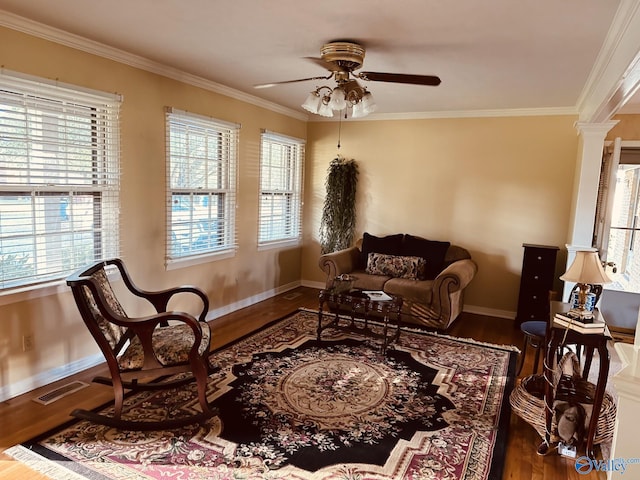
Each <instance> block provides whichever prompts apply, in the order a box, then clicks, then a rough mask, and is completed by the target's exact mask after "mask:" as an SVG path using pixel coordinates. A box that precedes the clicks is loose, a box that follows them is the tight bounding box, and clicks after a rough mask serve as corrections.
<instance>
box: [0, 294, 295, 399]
mask: <svg viewBox="0 0 640 480" xmlns="http://www.w3.org/2000/svg"><path fill="white" fill-rule="evenodd" d="M300 285H301V283H300V281H297V282H291V283H288V284H286V285H281V286H279V287H277V288H273V289H271V290H267V291H265V292H262V293H260V294H258V295H253V296H251V297H248V298H245V299H243V300H240V301H238V302H234V303H232V304H229V305H225V306H224V307H220V308H217V309H215V310H210V311H209V313H208V314H207V320H208V321H209V320H214V321H215V319H216V318H219V317H221V316H223V315H227V314H229V313H233V312H235V311H236V310H240V309H241V308H245V307H250V306H251V305H253V304H255V303H258V302H261V301H263V300H267V299H269V298H271V297H274V296H276V295H279V294H281V293H285V292H288V291H289V290H293V289H294V288H297V287H299V286H300ZM101 363H104V357H103V356H102V354H101V353H98V354H95V355H91V356H88V357H84V358H81V359H79V360H76V361H74V362H71V363H68V364H66V365H63V366H61V367H56V368H53V369H51V370H47V371H46V372H41V373H38V374H36V375H33V376H31V377H28V378H25V379H24V380H21V381H19V382H16V383H12V384H9V385H5V386H3V387H2V388H0V402H4V401H5V400H9V399H10V398H13V397H17V396H18V395H23V394H25V393H29V392H31V391H32V390H35V389H36V388H40V387H44V386H45V385H49V384H50V383H53V382H57V381H58V380H62V379H64V378H66V377H69V376H71V375H75V374H77V373H80V372H82V371H83V370H86V369H88V368H91V367H95V366H96V365H100V364H101Z"/></svg>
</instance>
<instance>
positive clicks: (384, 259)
mask: <svg viewBox="0 0 640 480" xmlns="http://www.w3.org/2000/svg"><path fill="white" fill-rule="evenodd" d="M425 265H426V260H425V259H424V258H422V257H407V256H400V255H387V254H384V253H374V252H372V253H370V254H369V260H368V261H367V268H366V270H365V271H366V272H367V273H369V274H371V275H389V276H390V277H394V278H410V279H413V280H417V279H418V278H424V272H425Z"/></svg>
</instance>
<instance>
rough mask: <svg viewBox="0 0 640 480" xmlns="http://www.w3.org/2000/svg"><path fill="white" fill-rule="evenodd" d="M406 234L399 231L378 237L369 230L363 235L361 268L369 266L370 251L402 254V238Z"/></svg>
mask: <svg viewBox="0 0 640 480" xmlns="http://www.w3.org/2000/svg"><path fill="white" fill-rule="evenodd" d="M403 237H404V235H403V234H402V233H397V234H395V235H387V236H386V237H376V236H374V235H370V234H368V233H367V232H365V233H364V235H363V236H362V251H361V254H360V268H361V269H364V268H366V267H367V261H368V260H369V254H370V253H386V254H387V255H402V239H403Z"/></svg>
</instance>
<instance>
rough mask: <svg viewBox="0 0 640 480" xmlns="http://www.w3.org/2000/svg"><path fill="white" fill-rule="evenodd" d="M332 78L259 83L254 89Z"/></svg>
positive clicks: (322, 78)
mask: <svg viewBox="0 0 640 480" xmlns="http://www.w3.org/2000/svg"><path fill="white" fill-rule="evenodd" d="M331 77H333V73H332V74H331V75H329V76H327V77H309V78H300V79H298V80H285V81H283V82H271V83H259V84H258V85H254V86H253V88H269V87H273V86H275V85H282V84H284V83H297V82H308V81H309V80H329V79H330V78H331Z"/></svg>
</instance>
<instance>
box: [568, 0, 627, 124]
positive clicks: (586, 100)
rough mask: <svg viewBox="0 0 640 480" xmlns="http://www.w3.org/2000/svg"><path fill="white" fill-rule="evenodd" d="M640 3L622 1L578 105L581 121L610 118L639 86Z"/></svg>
mask: <svg viewBox="0 0 640 480" xmlns="http://www.w3.org/2000/svg"><path fill="white" fill-rule="evenodd" d="M639 44H640V0H622V1H621V2H620V6H619V7H618V10H617V12H616V15H615V17H614V19H613V22H612V23H611V27H610V28H609V32H608V34H607V37H606V38H605V41H604V43H603V44H602V48H601V49H600V52H599V53H598V57H597V58H596V62H595V64H594V66H593V68H592V69H591V73H590V74H589V77H588V79H587V82H586V83H585V86H584V88H583V90H582V92H581V94H580V96H579V97H578V102H577V104H576V106H577V109H578V111H579V112H580V120H581V121H587V122H600V121H603V120H606V119H608V118H610V117H611V116H612V115H613V114H615V113H616V111H617V110H618V109H619V108H620V107H621V106H622V105H623V104H624V103H626V102H627V101H628V100H629V98H630V97H631V96H632V95H633V93H634V92H635V91H636V90H637V88H638V86H639V85H640V76H639V74H640V62H639V61H638V60H639V57H638V45H639Z"/></svg>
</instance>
